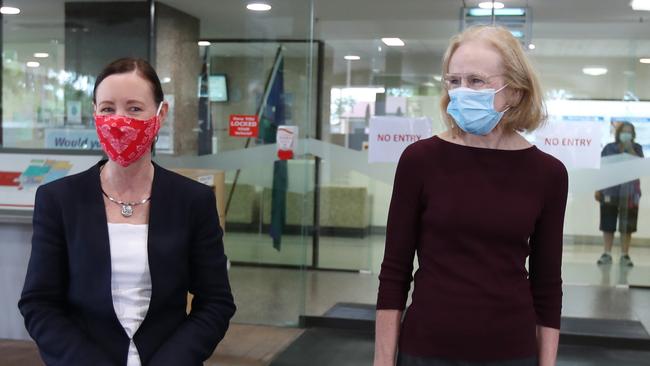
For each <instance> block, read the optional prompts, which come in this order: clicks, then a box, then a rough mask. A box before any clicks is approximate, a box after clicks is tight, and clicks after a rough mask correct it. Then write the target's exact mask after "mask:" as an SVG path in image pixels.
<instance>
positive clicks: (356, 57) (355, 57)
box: [343, 55, 361, 61]
mask: <svg viewBox="0 0 650 366" xmlns="http://www.w3.org/2000/svg"><path fill="white" fill-rule="evenodd" d="M343 58H344V59H346V60H348V61H358V60H361V57H359V56H356V55H347V56H345V57H343Z"/></svg>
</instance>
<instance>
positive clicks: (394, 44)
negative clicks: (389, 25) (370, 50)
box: [381, 38, 405, 47]
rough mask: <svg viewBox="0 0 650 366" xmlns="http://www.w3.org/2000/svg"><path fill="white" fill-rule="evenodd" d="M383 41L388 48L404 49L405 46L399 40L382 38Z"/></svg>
mask: <svg viewBox="0 0 650 366" xmlns="http://www.w3.org/2000/svg"><path fill="white" fill-rule="evenodd" d="M381 41H382V42H384V44H385V45H386V46H391V47H402V46H404V44H405V43H404V41H402V40H401V39H399V38H382V39H381Z"/></svg>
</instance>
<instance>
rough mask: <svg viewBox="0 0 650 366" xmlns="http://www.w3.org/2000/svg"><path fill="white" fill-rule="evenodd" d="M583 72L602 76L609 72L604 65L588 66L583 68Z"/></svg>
mask: <svg viewBox="0 0 650 366" xmlns="http://www.w3.org/2000/svg"><path fill="white" fill-rule="evenodd" d="M582 73H583V74H585V75H589V76H601V75H605V74H607V68H606V67H603V66H586V67H583V68H582Z"/></svg>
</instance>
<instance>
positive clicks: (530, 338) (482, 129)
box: [374, 26, 568, 366]
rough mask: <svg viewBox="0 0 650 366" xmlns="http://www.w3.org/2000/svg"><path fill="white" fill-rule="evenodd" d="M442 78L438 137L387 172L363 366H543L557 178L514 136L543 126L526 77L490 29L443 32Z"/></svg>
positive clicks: (551, 300) (557, 285)
mask: <svg viewBox="0 0 650 366" xmlns="http://www.w3.org/2000/svg"><path fill="white" fill-rule="evenodd" d="M442 71H443V76H444V89H443V92H442V98H441V109H442V110H443V111H446V112H447V113H446V114H444V118H445V121H446V122H447V125H448V126H449V129H448V130H447V131H446V132H444V133H442V134H440V135H437V136H434V137H431V138H429V139H425V140H420V141H418V142H415V143H413V144H411V145H410V146H408V147H407V148H406V150H405V151H404V153H403V154H402V156H401V158H400V160H399V163H398V165H397V171H396V173H395V184H394V186H393V196H392V199H391V202H390V210H389V214H388V225H387V234H386V249H385V253H384V260H383V263H382V266H381V273H380V275H379V282H380V284H379V292H378V298H377V322H376V332H375V361H374V364H375V366H393V365H395V361H396V359H397V365H399V366H416V365H417V366H461V365H462V366H470V365H483V366H486V365H489V366H497V365H499V366H506V365H507V366H553V365H555V362H556V356H557V348H558V340H559V334H560V332H559V329H560V313H561V307H562V277H561V265H562V236H563V235H562V234H563V225H564V213H565V209H566V200H567V192H568V174H567V171H566V168H565V167H564V165H563V164H562V163H561V162H560V161H559V160H557V159H556V158H554V157H552V156H550V155H548V154H546V153H544V152H542V151H541V150H539V149H537V148H536V147H535V146H533V145H531V144H530V143H529V142H528V141H527V140H526V139H525V138H524V137H522V136H521V135H520V134H519V133H518V131H533V130H535V129H536V128H538V127H539V126H540V125H541V124H542V123H543V122H544V121H545V120H546V110H545V108H544V105H543V99H542V98H543V97H542V89H541V86H540V85H539V82H538V78H537V76H536V73H535V71H534V69H533V68H532V66H531V64H530V62H529V61H528V58H527V57H526V54H525V53H524V50H523V48H522V46H521V44H520V42H519V41H518V40H517V39H516V38H515V37H514V36H513V35H512V34H511V33H510V31H508V30H507V29H506V28H503V27H493V26H476V27H471V28H468V29H467V30H466V31H464V32H463V33H461V34H459V35H456V36H454V37H453V38H452V39H451V43H450V45H449V48H448V49H447V51H446V53H445V55H444V58H443V70H442ZM416 253H417V256H418V264H419V268H418V270H417V272H416V273H415V278H414V279H413V277H412V271H413V259H414V255H415V254H416ZM527 258H528V259H529V267H528V269H527V268H526V259H527ZM412 280H413V281H414V283H415V288H414V290H413V295H412V303H411V305H410V306H409V308H408V310H407V312H406V315H405V317H404V320H403V321H402V313H403V311H404V308H405V305H406V300H407V297H408V293H409V289H410V286H411V281H412Z"/></svg>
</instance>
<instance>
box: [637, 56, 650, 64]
mask: <svg viewBox="0 0 650 366" xmlns="http://www.w3.org/2000/svg"><path fill="white" fill-rule="evenodd" d="M639 62H640V63H642V64H650V57H648V58H640V59H639Z"/></svg>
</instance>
